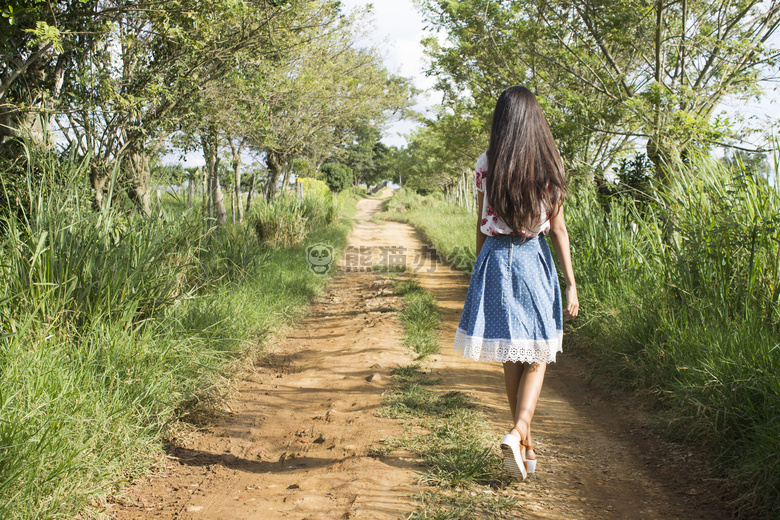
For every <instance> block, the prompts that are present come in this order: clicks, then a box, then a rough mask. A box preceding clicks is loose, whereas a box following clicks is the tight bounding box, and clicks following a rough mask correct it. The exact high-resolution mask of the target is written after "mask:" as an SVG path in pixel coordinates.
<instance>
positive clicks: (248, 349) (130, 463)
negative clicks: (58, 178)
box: [0, 165, 356, 520]
mask: <svg viewBox="0 0 780 520" xmlns="http://www.w3.org/2000/svg"><path fill="white" fill-rule="evenodd" d="M73 167H74V169H75V170H76V171H73V172H68V173H69V174H72V175H71V177H72V178H73V179H74V181H73V183H74V186H72V187H69V188H68V189H57V190H50V191H46V192H42V193H40V194H39V196H38V201H37V204H36V207H35V208H33V210H34V211H31V212H30V214H29V216H28V219H27V220H24V221H20V222H8V223H7V226H6V228H5V229H6V230H7V233H5V234H4V236H3V237H2V238H1V239H0V251H2V255H0V418H2V420H0V517H1V518H4V519H5V518H7V519H31V520H32V519H36V520H37V519H40V518H73V517H75V516H76V515H80V516H81V517H83V518H89V517H92V516H95V515H96V511H97V510H98V509H99V507H100V506H99V504H100V503H101V502H102V501H103V500H104V499H105V497H106V496H108V495H110V494H112V493H114V492H115V491H116V489H117V487H118V486H119V485H120V484H121V482H123V481H125V480H127V479H128V478H132V477H133V476H134V475H137V474H138V473H140V472H142V471H144V470H145V467H146V466H147V464H148V462H149V461H150V460H151V458H152V457H153V455H154V454H155V453H156V452H157V451H158V450H159V449H160V447H161V445H162V442H163V440H164V439H165V438H166V437H168V436H171V435H174V434H175V431H176V425H177V424H180V423H181V421H187V420H198V419H199V418H202V417H204V416H205V415H207V414H208V412H209V410H210V409H212V408H213V407H214V406H216V405H217V404H218V403H219V402H220V400H221V398H222V396H223V394H224V391H225V389H226V382H227V381H228V380H229V378H230V377H231V376H233V375H235V373H236V370H237V369H239V368H240V367H242V366H243V365H244V364H245V363H246V362H247V360H251V359H252V358H253V357H254V356H255V355H256V354H257V353H259V352H260V351H261V350H262V348H263V345H264V341H265V340H266V338H268V337H269V335H271V334H272V333H274V332H275V331H278V330H279V329H280V328H282V327H284V326H286V325H288V324H291V323H292V322H293V321H295V320H296V319H298V318H299V317H300V316H301V315H302V314H303V313H304V312H305V309H306V306H307V304H308V303H309V301H310V299H311V298H312V297H313V296H314V295H315V294H317V293H318V292H320V291H321V290H322V289H323V287H324V286H325V285H326V284H327V278H326V277H322V276H318V275H316V274H314V273H312V272H311V271H310V270H309V269H308V264H307V260H306V254H305V248H306V246H307V245H309V244H313V243H327V244H329V245H331V246H332V247H334V249H335V250H336V251H340V250H342V249H343V248H344V246H345V244H346V236H347V233H348V231H349V229H350V228H351V220H350V218H349V215H350V214H353V213H354V208H355V202H356V200H355V199H348V198H345V199H344V200H343V201H342V203H343V204H342V206H343V208H344V209H343V214H344V217H343V218H336V219H333V220H332V221H327V220H324V219H321V220H319V221H318V220H316V219H309V220H308V221H307V222H308V225H307V228H306V234H305V238H304V239H303V241H301V242H300V243H297V244H296V245H294V246H290V247H271V246H269V245H268V244H267V243H263V242H261V241H260V240H259V239H258V237H257V234H256V233H255V232H254V230H253V229H252V227H251V226H250V224H251V222H252V218H253V217H252V216H251V215H250V217H249V219H248V220H249V222H248V223H247V224H241V225H228V226H226V227H225V228H224V229H221V230H218V231H216V232H213V233H210V234H209V235H203V234H202V228H201V226H202V224H201V220H200V218H199V216H198V215H197V214H195V213H184V214H176V215H164V214H161V215H159V216H156V217H154V218H148V219H142V218H135V217H132V216H128V215H127V214H125V213H123V212H120V211H113V210H111V209H106V210H104V211H102V212H94V211H92V210H91V209H90V208H89V203H88V200H86V201H85V200H84V199H83V198H81V196H82V195H83V194H84V193H88V190H86V189H85V188H84V187H83V186H81V185H77V184H78V183H79V182H83V180H84V179H87V178H88V175H87V174H86V172H84V171H80V170H79V169H78V168H79V166H78V165H74V166H73Z"/></svg>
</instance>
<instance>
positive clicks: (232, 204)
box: [230, 190, 236, 224]
mask: <svg viewBox="0 0 780 520" xmlns="http://www.w3.org/2000/svg"><path fill="white" fill-rule="evenodd" d="M230 218H231V219H232V220H233V224H235V223H236V190H230Z"/></svg>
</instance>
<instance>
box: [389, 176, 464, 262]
mask: <svg viewBox="0 0 780 520" xmlns="http://www.w3.org/2000/svg"><path fill="white" fill-rule="evenodd" d="M384 209H385V213H382V214H380V215H378V217H379V218H385V219H387V220H394V221H397V222H406V223H408V224H411V225H413V226H414V227H415V228H416V229H417V230H419V231H420V232H421V233H422V234H423V235H424V236H425V238H426V240H427V241H428V243H430V244H431V245H433V247H435V248H436V251H437V252H438V253H439V254H440V255H441V256H442V260H443V261H444V262H446V263H448V264H450V265H452V266H454V267H457V268H458V269H462V270H464V271H468V272H471V269H472V268H473V267H474V260H475V259H476V247H475V244H474V234H475V233H476V217H475V216H474V215H473V214H472V213H470V212H468V211H466V210H465V209H463V208H461V207H460V206H456V205H452V204H447V203H446V202H445V201H444V198H443V197H437V196H436V195H429V196H427V197H423V196H421V195H418V194H417V193H415V192H413V191H410V190H404V189H402V190H399V191H397V192H396V193H395V195H393V196H392V197H391V198H389V199H387V201H386V202H385V208H384Z"/></svg>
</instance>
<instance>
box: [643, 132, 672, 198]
mask: <svg viewBox="0 0 780 520" xmlns="http://www.w3.org/2000/svg"><path fill="white" fill-rule="evenodd" d="M646 152H647V158H648V159H650V161H651V162H652V163H653V167H654V168H655V178H656V179H657V180H659V181H661V182H662V183H663V184H664V186H669V184H670V183H671V181H672V178H671V172H670V171H669V165H670V164H671V159H672V158H673V156H672V153H671V152H670V151H669V150H668V149H665V148H664V146H663V144H659V143H658V142H657V141H656V139H654V138H652V137H651V138H649V139H648V140H647V146H646Z"/></svg>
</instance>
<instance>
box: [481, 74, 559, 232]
mask: <svg viewBox="0 0 780 520" xmlns="http://www.w3.org/2000/svg"><path fill="white" fill-rule="evenodd" d="M487 157H488V171H487V175H486V177H485V178H486V183H485V184H486V185H485V193H486V195H487V199H488V203H489V204H490V206H491V207H492V208H493V210H494V211H495V212H496V214H498V216H499V217H501V220H503V221H504V222H506V224H507V225H508V226H509V227H510V228H512V229H513V230H514V231H516V232H520V230H521V229H523V228H525V229H533V228H536V227H537V226H538V225H539V220H540V218H541V209H542V208H544V210H545V212H546V213H547V217H548V218H552V217H553V216H554V215H555V214H556V213H557V212H558V209H559V208H560V206H561V203H562V202H563V198H564V196H565V194H566V193H567V188H566V179H565V177H564V172H563V161H562V160H561V156H560V154H559V153H558V147H556V146H555V141H554V140H553V137H552V133H551V132H550V127H549V126H548V125H547V120H546V119H545V118H544V114H543V113H542V108H541V107H540V106H539V102H538V101H537V100H536V97H535V96H534V95H533V93H532V92H531V91H530V90H528V89H527V88H525V87H521V86H515V87H509V88H508V89H506V90H505V91H504V92H502V93H501V96H499V98H498V101H497V102H496V109H495V111H494V112H493V124H492V126H491V129H490V146H489V147H488V151H487Z"/></svg>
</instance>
